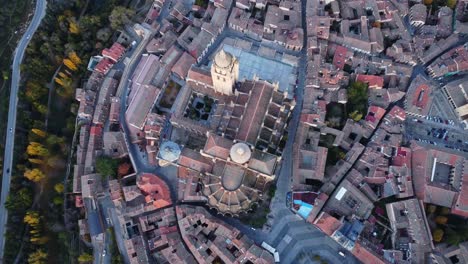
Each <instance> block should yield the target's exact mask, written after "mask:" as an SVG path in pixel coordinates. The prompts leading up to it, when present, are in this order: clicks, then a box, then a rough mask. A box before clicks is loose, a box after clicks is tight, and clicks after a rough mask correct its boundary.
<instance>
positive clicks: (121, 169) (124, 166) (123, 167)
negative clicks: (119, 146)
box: [117, 162, 131, 177]
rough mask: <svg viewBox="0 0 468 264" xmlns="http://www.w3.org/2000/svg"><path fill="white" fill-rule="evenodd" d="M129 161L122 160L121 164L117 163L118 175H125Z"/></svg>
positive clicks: (128, 169) (128, 168) (128, 167)
mask: <svg viewBox="0 0 468 264" xmlns="http://www.w3.org/2000/svg"><path fill="white" fill-rule="evenodd" d="M130 167H131V166H130V163H128V162H124V163H122V164H120V165H119V168H118V170H117V171H118V176H119V177H122V176H124V175H127V174H128V172H129V171H130Z"/></svg>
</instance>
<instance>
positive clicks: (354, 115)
mask: <svg viewBox="0 0 468 264" xmlns="http://www.w3.org/2000/svg"><path fill="white" fill-rule="evenodd" d="M349 117H350V118H351V119H353V120H354V121H356V122H359V120H361V119H362V114H361V113H359V112H358V111H357V110H354V111H353V112H352V113H351V114H349Z"/></svg>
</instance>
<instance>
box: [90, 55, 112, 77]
mask: <svg viewBox="0 0 468 264" xmlns="http://www.w3.org/2000/svg"><path fill="white" fill-rule="evenodd" d="M113 65H114V62H113V61H111V60H110V59H108V58H103V59H102V60H101V61H100V62H99V63H98V64H97V65H96V67H94V70H95V71H97V72H100V73H103V74H106V73H107V72H108V71H109V70H110V68H112V66H113Z"/></svg>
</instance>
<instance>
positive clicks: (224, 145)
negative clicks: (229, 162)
mask: <svg viewBox="0 0 468 264" xmlns="http://www.w3.org/2000/svg"><path fill="white" fill-rule="evenodd" d="M232 144H233V142H232V140H229V139H227V138H224V137H221V136H218V135H216V134H212V133H210V134H209V136H208V139H207V140H206V144H205V148H204V149H203V151H204V152H205V153H207V154H209V155H211V156H214V157H217V158H220V159H224V160H226V159H227V158H228V157H229V151H230V149H231V147H232Z"/></svg>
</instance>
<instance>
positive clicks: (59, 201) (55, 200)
mask: <svg viewBox="0 0 468 264" xmlns="http://www.w3.org/2000/svg"><path fill="white" fill-rule="evenodd" d="M52 203H54V204H55V205H57V206H60V205H62V204H63V197H62V196H55V197H54V198H53V199H52Z"/></svg>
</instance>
